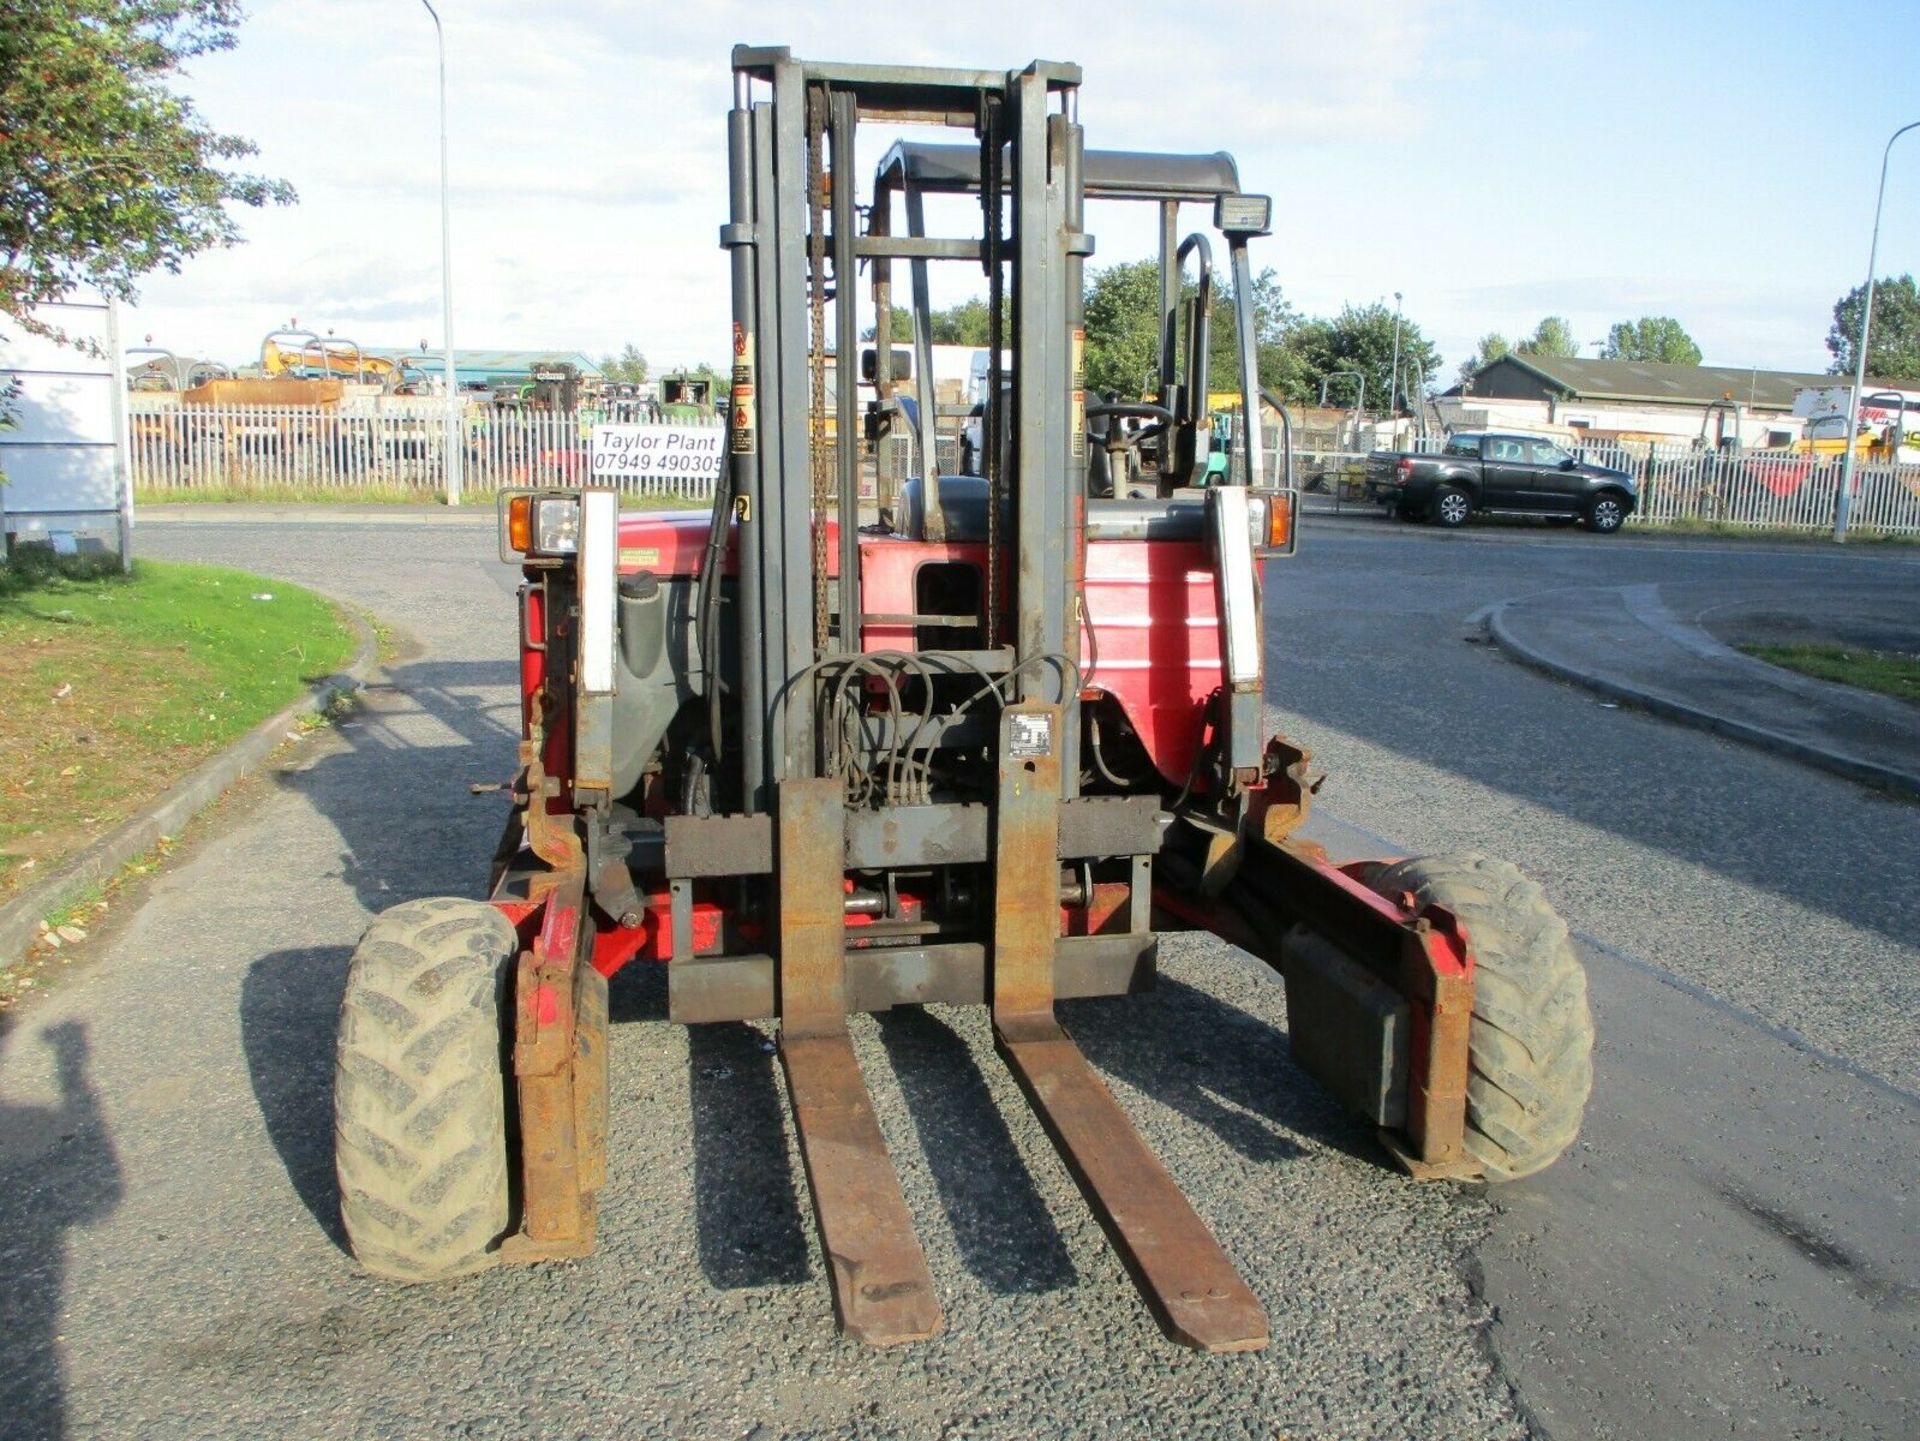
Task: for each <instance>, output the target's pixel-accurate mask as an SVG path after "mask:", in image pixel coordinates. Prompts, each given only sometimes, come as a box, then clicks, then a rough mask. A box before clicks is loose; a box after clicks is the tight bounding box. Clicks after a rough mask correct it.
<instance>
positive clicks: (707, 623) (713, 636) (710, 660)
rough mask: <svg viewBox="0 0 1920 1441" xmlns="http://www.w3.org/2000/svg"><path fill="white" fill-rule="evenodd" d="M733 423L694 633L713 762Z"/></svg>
mask: <svg viewBox="0 0 1920 1441" xmlns="http://www.w3.org/2000/svg"><path fill="white" fill-rule="evenodd" d="M732 459H733V427H732V426H731V425H728V426H727V427H726V434H725V435H724V437H723V438H722V439H721V442H720V478H719V479H718V480H716V481H715V482H714V486H713V514H712V516H711V517H710V518H709V520H708V522H707V549H706V552H705V554H703V555H702V556H701V557H700V593H699V596H698V598H697V604H698V606H699V611H698V614H697V617H696V622H695V624H696V633H697V635H698V637H699V643H700V672H701V676H702V679H703V680H704V681H705V683H706V691H707V739H708V741H709V742H710V743H711V745H712V746H713V759H714V763H715V764H716V765H717V764H719V761H720V757H721V755H722V754H724V752H725V749H726V747H725V744H724V734H723V731H722V725H721V719H720V695H721V689H722V686H721V680H720V637H719V627H720V582H721V579H722V572H723V570H724V567H725V561H726V555H727V536H728V533H729V532H730V531H731V530H732V528H733V466H732V465H731V464H730V462H731V461H732Z"/></svg>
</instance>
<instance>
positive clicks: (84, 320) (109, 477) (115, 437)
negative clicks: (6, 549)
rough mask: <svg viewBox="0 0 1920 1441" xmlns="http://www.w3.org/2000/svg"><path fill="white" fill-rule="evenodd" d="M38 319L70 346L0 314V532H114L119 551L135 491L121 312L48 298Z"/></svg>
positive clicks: (93, 303) (84, 302) (23, 534)
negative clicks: (2, 390)
mask: <svg viewBox="0 0 1920 1441" xmlns="http://www.w3.org/2000/svg"><path fill="white" fill-rule="evenodd" d="M34 315H35V318H36V319H38V320H41V321H43V322H45V323H46V324H47V325H49V326H51V327H53V328H54V329H55V330H58V331H60V332H61V333H62V334H64V335H65V336H66V337H67V338H68V340H69V341H70V342H71V343H64V344H63V343H62V342H60V341H57V340H52V339H48V338H46V337H44V336H38V335H29V334H28V333H26V331H24V330H23V329H22V328H21V327H20V326H19V325H18V324H17V323H15V322H13V321H11V320H7V319H5V318H4V317H0V387H6V386H8V385H9V384H10V385H11V388H12V390H13V399H12V401H11V403H10V405H9V409H10V410H11V412H12V417H13V423H12V424H11V425H10V426H7V427H5V428H0V473H4V474H5V475H6V478H7V483H6V484H5V485H4V486H0V530H4V531H5V532H7V533H9V534H12V535H15V536H19V537H21V538H26V539H32V538H35V537H37V536H42V535H48V536H55V537H59V536H71V535H73V534H75V533H79V532H91V533H96V534H97V533H101V532H106V533H112V534H115V535H116V536H117V537H118V538H119V542H120V550H121V553H122V554H123V555H124V554H125V553H126V546H125V528H126V525H127V523H128V520H129V517H130V515H131V509H132V492H131V489H130V486H131V479H130V470H129V467H128V464H127V436H126V382H125V380H124V379H123V376H122V368H121V364H120V337H119V325H118V317H117V315H116V313H115V310H114V307H113V306H112V305H111V304H110V303H108V302H105V301H88V300H73V301H67V302H62V303H60V304H57V305H44V306H41V307H39V308H38V309H37V310H35V312H34Z"/></svg>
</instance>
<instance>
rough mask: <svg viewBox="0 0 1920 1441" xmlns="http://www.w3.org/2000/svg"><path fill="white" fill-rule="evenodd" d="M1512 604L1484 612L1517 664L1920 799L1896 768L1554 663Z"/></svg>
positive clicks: (1908, 775)
mask: <svg viewBox="0 0 1920 1441" xmlns="http://www.w3.org/2000/svg"><path fill="white" fill-rule="evenodd" d="M1512 604H1513V602H1512V601H1502V602H1501V603H1500V604H1498V605H1496V606H1494V607H1492V608H1491V609H1490V610H1489V611H1488V612H1487V632H1488V634H1490V635H1491V636H1492V637H1493V640H1494V643H1495V644H1496V645H1498V646H1499V647H1500V649H1501V650H1502V651H1504V652H1506V654H1508V655H1510V656H1512V657H1513V658H1514V659H1515V660H1518V661H1521V662H1523V663H1524V664H1526V665H1530V666H1532V667H1533V668H1534V669H1535V670H1540V671H1545V672H1546V673H1547V674H1548V675H1551V676H1555V677H1557V678H1559V679H1560V680H1564V681H1570V682H1572V683H1573V684H1574V685H1577V686H1582V687H1584V688H1585V689H1587V690H1590V691H1593V692H1595V693H1596V694H1598V695H1603V696H1606V697H1607V698H1608V699H1610V700H1616V701H1620V702H1622V703H1623V704H1626V705H1632V706H1637V707H1638V708H1639V709H1641V710H1644V711H1649V712H1651V713H1652V714H1654V715H1657V716H1661V717H1664V718H1665V719H1667V720H1675V721H1679V722H1681V723H1682V724H1685V725H1691V726H1696V727H1698V728H1700V729H1702V730H1706V731H1711V732H1713V733H1714V734H1715V735H1721V736H1725V737H1727V738H1728V739H1729V740H1737V741H1742V742H1744V743H1745V744H1747V745H1751V746H1757V747H1759V748H1760V749H1762V750H1769V751H1772V752H1774V753H1775V754H1776V755H1783V756H1786V757H1787V758H1788V759H1789V760H1796V761H1799V762H1800V763H1801V764H1803V765H1810V766H1815V767H1817V768H1818V769H1820V770H1824V771H1830V772H1832V773H1833V774H1834V775H1838V776H1843V777H1845V778H1846V779H1847V780H1850V781H1857V782H1859V783H1860V784H1862V785H1868V786H1873V787H1876V788H1877V789H1880V790H1885V791H1892V792H1894V793H1896V794H1899V795H1906V796H1916V797H1920V775H1916V774H1914V773H1913V772H1911V771H1903V770H1898V769H1896V768H1894V767H1892V766H1883V765H1880V764H1878V763H1876V762H1874V761H1868V760H1862V759H1861V758H1860V757H1858V756H1850V755H1847V754H1845V753H1844V752H1842V751H1836V750H1830V749H1828V748H1827V747H1824V746H1816V745H1811V744H1809V743H1808V742H1806V741H1802V740H1796V739H1795V738H1794V737H1792V736H1789V735H1782V734H1781V733H1780V732H1779V731H1775V730H1769V729H1768V728H1767V727H1765V726H1759V725H1755V724H1753V723H1752V722H1751V721H1743V720H1738V719H1735V718H1734V717H1732V716H1724V715H1719V714H1717V713H1715V712H1713V711H1709V710H1703V709H1702V708H1700V707H1699V706H1693V705H1688V704H1687V703H1686V702H1685V701H1682V700H1677V699H1675V698H1674V697H1672V696H1668V695H1662V694H1660V693H1659V692H1658V691H1651V690H1645V689H1642V688H1641V687H1639V686H1634V685H1629V684H1627V683H1626V682H1624V681H1619V680H1615V679H1613V678H1612V677H1611V676H1606V675H1602V674H1600V673H1599V672H1598V671H1588V670H1582V669H1581V668H1579V667H1578V666H1574V665H1569V664H1568V663H1567V662H1565V661H1561V660H1556V659H1554V658H1553V657H1552V656H1549V655H1546V654H1545V653H1543V652H1542V651H1540V650H1539V649H1537V648H1536V647H1534V646H1531V645H1528V644H1527V643H1526V642H1525V641H1523V640H1521V639H1520V638H1519V637H1518V636H1516V635H1515V634H1514V633H1513V630H1512V628H1511V627H1510V626H1508V625H1507V622H1506V611H1507V607H1508V606H1510V605H1512Z"/></svg>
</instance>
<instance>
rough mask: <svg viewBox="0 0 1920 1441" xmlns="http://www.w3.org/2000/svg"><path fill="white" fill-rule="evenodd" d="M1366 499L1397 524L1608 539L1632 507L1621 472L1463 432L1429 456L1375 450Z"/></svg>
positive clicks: (1634, 499)
mask: <svg viewBox="0 0 1920 1441" xmlns="http://www.w3.org/2000/svg"><path fill="white" fill-rule="evenodd" d="M1366 486H1367V498H1368V499H1369V500H1371V501H1374V502H1375V503H1376V504H1378V505H1382V506H1385V507H1386V508H1387V509H1389V510H1391V511H1392V512H1393V513H1394V514H1395V515H1397V516H1399V517H1400V518H1401V519H1402V520H1417V519H1421V518H1425V519H1428V520H1431V521H1432V522H1433V523H1434V524H1436V525H1444V526H1450V527H1451V526H1461V525H1465V524H1466V523H1467V522H1468V520H1470V519H1472V517H1473V516H1474V514H1475V513H1476V512H1480V511H1487V512H1494V513H1499V514H1512V515H1538V516H1545V517H1548V518H1549V519H1555V518H1557V519H1562V520H1568V521H1572V520H1579V521H1581V522H1583V523H1584V524H1585V525H1586V527H1587V529H1588V530H1591V531H1596V532H1598V533H1599V534H1601V535H1610V534H1612V533H1613V532H1614V531H1616V530H1618V529H1620V527H1621V525H1622V524H1623V523H1624V522H1625V521H1626V519H1627V517H1628V516H1630V515H1632V514H1633V512H1634V509H1635V507H1636V506H1638V504H1639V503H1640V488H1639V485H1638V483H1637V482H1636V481H1635V480H1634V478H1633V477H1632V476H1631V475H1629V474H1628V473H1627V472H1626V471H1624V470H1614V469H1612V468H1611V467H1609V466H1604V465H1593V464H1591V463H1589V462H1587V461H1584V460H1581V459H1580V458H1579V457H1578V456H1576V455H1573V454H1571V453H1570V452H1568V451H1567V450H1565V449H1564V448H1563V447H1562V446H1560V445H1559V443H1558V442H1556V441H1553V440H1550V439H1548V438H1547V437H1545V436H1541V435H1501V434H1494V433H1490V432H1485V431H1463V432H1462V433H1460V434H1459V435H1455V436H1451V437H1449V438H1448V440H1447V444H1446V448H1445V449H1444V450H1442V451H1440V452H1439V453H1438V454H1437V455H1423V454H1416V453H1414V452H1411V451H1387V450H1376V451H1375V452H1374V453H1373V454H1372V455H1370V456H1368V457H1367V481H1366Z"/></svg>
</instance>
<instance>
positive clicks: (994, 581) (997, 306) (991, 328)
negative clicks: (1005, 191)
mask: <svg viewBox="0 0 1920 1441" xmlns="http://www.w3.org/2000/svg"><path fill="white" fill-rule="evenodd" d="M981 109H982V115H981V119H982V122H983V123H982V125H981V131H982V134H981V136H980V148H981V151H982V154H981V157H980V158H981V166H980V174H981V178H982V180H983V181H984V182H985V183H984V184H983V185H982V186H981V187H980V190H981V201H982V204H983V206H984V208H985V210H986V215H985V217H984V219H985V221H986V244H985V245H984V246H982V248H981V250H982V254H981V259H982V260H983V262H984V263H985V265H986V271H987V396H986V409H985V411H984V413H983V414H982V416H981V418H980V450H981V455H982V460H983V464H982V468H983V469H984V470H985V471H986V476H987V586H986V590H987V596H986V600H987V614H986V618H985V619H986V626H985V631H986V647H987V649H988V650H993V649H995V648H996V647H998V646H999V644H1000V586H1001V577H1002V576H1003V575H1004V574H1005V571H1006V567H1005V566H1004V565H1002V564H1001V561H1000V496H1001V494H1002V492H1003V490H1004V489H1005V486H1006V479H1005V477H1004V475H1003V474H1002V472H1003V470H1004V469H1005V459H1006V458H1005V456H1004V455H1003V454H1002V452H1001V446H1000V437H1001V434H1002V433H1003V431H1004V430H1005V429H1006V423H1005V420H1004V418H1003V417H1002V415H1001V410H1002V408H1003V407H1004V406H1005V404H1006V401H1005V399H1004V397H1003V396H1002V395H1001V389H1000V386H1001V373H1000V354H1001V348H1002V347H1003V346H1004V345H1005V344H1006V337H1005V336H1004V335H1003V334H1002V333H1001V331H1002V322H1001V315H1000V310H1001V297H1002V294H1003V291H1002V288H1001V268H1000V240H1001V229H1000V228H1001V224H1002V214H1001V195H1000V166H1001V159H1002V151H1001V145H1000V139H1001V136H1000V131H1001V124H1000V117H1001V109H1000V102H999V100H998V99H996V98H993V97H988V98H987V99H986V100H985V101H984V103H983V104H982V107H981Z"/></svg>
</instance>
